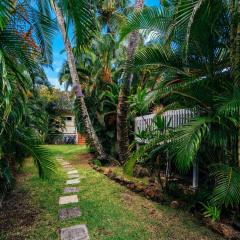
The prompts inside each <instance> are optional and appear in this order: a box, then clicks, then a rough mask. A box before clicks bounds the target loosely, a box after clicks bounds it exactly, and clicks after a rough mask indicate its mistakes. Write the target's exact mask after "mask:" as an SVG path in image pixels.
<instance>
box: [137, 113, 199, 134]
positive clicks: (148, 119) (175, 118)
mask: <svg viewBox="0 0 240 240" xmlns="http://www.w3.org/2000/svg"><path fill="white" fill-rule="evenodd" d="M194 115H195V112H194V110H189V109H179V110H170V111H166V112H164V113H163V114H162V117H163V119H164V122H165V124H166V127H167V126H168V127H170V128H176V127H178V126H180V125H182V124H184V123H187V122H189V120H190V119H191V118H192V117H193V116H194ZM155 116H156V114H149V115H144V116H140V117H136V118H135V133H138V132H141V131H144V130H148V129H149V130H153V129H155V128H156V126H154V125H155V124H154V117H155Z"/></svg>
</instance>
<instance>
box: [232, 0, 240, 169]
mask: <svg viewBox="0 0 240 240" xmlns="http://www.w3.org/2000/svg"><path fill="white" fill-rule="evenodd" d="M235 42H236V44H235V46H234V49H236V50H235V51H234V53H235V54H234V55H235V56H234V60H235V61H234V66H233V68H234V83H235V86H236V87H240V0H238V2H237V24H236V39H235ZM238 111H239V109H238ZM238 121H240V112H239V119H238ZM238 124H239V125H240V122H238ZM237 157H238V166H239V167H240V126H239V127H238V140H237Z"/></svg>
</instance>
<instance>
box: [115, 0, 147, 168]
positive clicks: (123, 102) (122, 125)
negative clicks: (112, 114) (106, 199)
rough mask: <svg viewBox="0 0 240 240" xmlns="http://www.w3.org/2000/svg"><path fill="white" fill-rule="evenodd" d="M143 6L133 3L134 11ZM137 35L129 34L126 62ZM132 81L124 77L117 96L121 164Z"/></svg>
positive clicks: (140, 1) (125, 148) (126, 152)
mask: <svg viewBox="0 0 240 240" xmlns="http://www.w3.org/2000/svg"><path fill="white" fill-rule="evenodd" d="M143 5H144V0H136V1H135V7H134V8H135V10H141V9H142V8H143ZM138 38H139V33H138V31H135V32H133V33H131V34H130V38H129V43H128V48H127V58H128V59H127V61H130V60H131V59H132V58H133V56H134V53H135V50H136V47H137V43H138ZM132 79H133V74H132V73H131V74H129V75H128V76H126V78H125V79H124V82H123V86H122V88H121V90H120V93H119V96H118V106H117V143H118V153H119V160H120V162H121V164H124V163H125V162H126V160H127V159H128V157H129V149H128V145H129V138H128V121H127V117H128V111H129V106H128V96H129V93H130V87H131V83H132Z"/></svg>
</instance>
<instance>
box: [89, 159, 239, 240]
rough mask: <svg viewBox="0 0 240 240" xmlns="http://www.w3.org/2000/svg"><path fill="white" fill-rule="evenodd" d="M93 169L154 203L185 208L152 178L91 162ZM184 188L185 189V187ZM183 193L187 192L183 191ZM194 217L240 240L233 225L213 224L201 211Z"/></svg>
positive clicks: (195, 212)
mask: <svg viewBox="0 0 240 240" xmlns="http://www.w3.org/2000/svg"><path fill="white" fill-rule="evenodd" d="M89 164H90V165H91V167H92V168H93V169H94V170H96V171H97V172H100V173H102V174H104V175H105V176H107V177H108V178H110V179H111V180H113V181H115V182H117V183H119V184H121V185H123V186H125V187H127V188H128V189H129V190H131V191H132V192H135V193H138V194H140V195H141V196H144V197H146V198H148V199H151V200H152V201H155V202H158V203H161V204H166V205H169V206H170V207H172V208H174V209H177V208H181V209H182V208H185V209H186V202H184V201H179V200H173V199H172V198H171V197H169V196H168V195H166V194H163V192H162V191H161V186H160V185H159V184H157V183H156V182H154V181H151V180H150V178H143V179H139V178H135V177H131V176H127V175H125V174H124V173H123V170H122V169H121V168H120V167H99V166H97V165H95V164H94V163H93V162H92V161H89ZM183 188H184V187H183ZM183 191H186V189H185V190H183ZM191 193H192V194H194V192H193V191H192V189H191V188H189V191H187V194H188V195H189V194H191ZM194 215H195V217H196V218H198V220H200V221H201V222H202V223H203V224H204V225H206V226H207V227H208V228H210V229H211V230H213V231H214V232H217V233H218V234H220V235H222V236H223V237H224V238H226V239H232V240H235V239H236V240H237V239H240V232H239V231H237V230H235V229H234V228H233V227H232V226H231V225H229V224H226V223H223V222H220V221H217V222H213V221H211V220H210V219H209V218H204V217H203V216H202V214H200V212H199V211H194Z"/></svg>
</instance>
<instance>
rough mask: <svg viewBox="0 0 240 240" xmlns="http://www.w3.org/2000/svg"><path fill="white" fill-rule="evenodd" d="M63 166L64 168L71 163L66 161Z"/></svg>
mask: <svg viewBox="0 0 240 240" xmlns="http://www.w3.org/2000/svg"><path fill="white" fill-rule="evenodd" d="M61 164H62V165H63V166H67V165H70V163H69V162H65V161H63V162H62V163H61Z"/></svg>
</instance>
